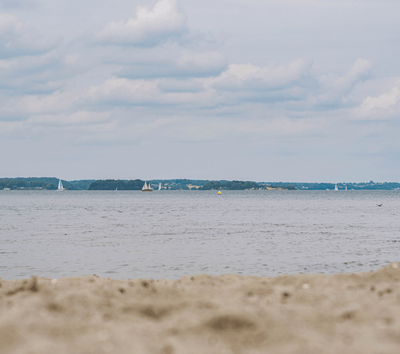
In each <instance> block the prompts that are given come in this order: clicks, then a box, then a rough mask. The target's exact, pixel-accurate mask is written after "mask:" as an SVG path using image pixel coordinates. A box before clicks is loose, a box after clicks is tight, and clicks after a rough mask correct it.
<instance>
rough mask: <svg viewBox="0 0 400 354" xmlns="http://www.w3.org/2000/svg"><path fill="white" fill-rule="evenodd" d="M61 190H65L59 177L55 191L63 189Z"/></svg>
mask: <svg viewBox="0 0 400 354" xmlns="http://www.w3.org/2000/svg"><path fill="white" fill-rule="evenodd" d="M63 190H65V188H64V186H63V184H62V182H61V179H60V180H58V188H57V191H59V192H60V191H63Z"/></svg>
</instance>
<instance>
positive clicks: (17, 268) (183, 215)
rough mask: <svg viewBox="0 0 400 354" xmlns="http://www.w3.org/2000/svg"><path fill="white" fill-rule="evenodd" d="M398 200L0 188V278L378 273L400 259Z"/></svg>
mask: <svg viewBox="0 0 400 354" xmlns="http://www.w3.org/2000/svg"><path fill="white" fill-rule="evenodd" d="M399 200H400V191H365V192H364V191H338V192H334V191H224V192H223V194H222V195H217V193H216V191H154V192H152V193H143V192H141V191H64V192H56V191H0V277H2V278H5V279H15V278H22V277H30V276H32V275H37V276H44V277H52V278H57V277H67V276H79V275H86V274H96V275H99V276H101V277H109V278H118V279H127V278H180V277H182V276H183V275H189V274H199V273H207V274H211V275H218V274H224V273H237V274H245V275H258V276H275V275H280V274H284V273H287V274H293V273H301V272H303V273H341V272H360V271H369V270H376V269H378V268H380V267H382V266H384V265H386V264H388V263H391V262H394V261H400V252H399V251H400V233H399V230H400V203H399ZM377 204H383V205H382V207H378V206H377Z"/></svg>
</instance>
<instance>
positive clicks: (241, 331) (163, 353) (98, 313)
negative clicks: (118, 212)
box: [0, 263, 400, 354]
mask: <svg viewBox="0 0 400 354" xmlns="http://www.w3.org/2000/svg"><path fill="white" fill-rule="evenodd" d="M0 284H1V285H0V353H1V354H3V353H7V354H14V353H15V354H16V353H18V354H21V353H29V354H34V353H38V354H39V353H40V354H45V353H57V354H62V353H74V354H79V353H85V354H86V353H96V354H100V353H118V354H124V353H160V354H172V353H177V354H178V353H181V354H190V353H207V354H212V353H215V354H217V353H218V354H226V353H249V354H250V353H251V354H255V353H274V354H279V353H285V354H290V353H296V354H297V353H299V354H300V353H304V354H312V353H316V354H317V353H318V354H323V353H340V354H345V353H352V354H355V353H363V354H365V353H382V354H383V353H385V354H389V353H396V354H398V353H400V263H393V264H391V265H389V266H387V267H385V268H383V269H380V270H378V271H376V272H369V273H359V274H338V275H305V274H299V275H292V276H280V277H275V278H261V277H253V276H240V275H221V276H216V277H212V276H208V275H196V276H192V277H190V276H188V277H184V278H182V279H180V280H163V279H160V280H145V279H136V280H112V279H104V278H99V277H97V276H85V277H76V278H63V279H58V280H56V279H49V278H36V277H32V278H31V279H25V280H4V279H0Z"/></svg>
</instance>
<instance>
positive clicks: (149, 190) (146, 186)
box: [142, 181, 153, 192]
mask: <svg viewBox="0 0 400 354" xmlns="http://www.w3.org/2000/svg"><path fill="white" fill-rule="evenodd" d="M142 191H143V192H151V191H153V188H151V184H150V182H149V184H147V182H146V181H144V186H143V188H142Z"/></svg>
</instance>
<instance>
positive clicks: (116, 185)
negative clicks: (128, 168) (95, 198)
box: [88, 179, 144, 191]
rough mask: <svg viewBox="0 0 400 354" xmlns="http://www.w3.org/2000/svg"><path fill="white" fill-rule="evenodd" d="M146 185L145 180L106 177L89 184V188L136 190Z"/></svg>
mask: <svg viewBox="0 0 400 354" xmlns="http://www.w3.org/2000/svg"><path fill="white" fill-rule="evenodd" d="M143 185H144V181H142V180H140V179H135V180H130V181H122V180H115V179H106V180H98V181H94V182H92V183H91V184H90V185H89V188H88V190H92V191H94V190H103V191H107V190H109V191H110V190H115V189H118V190H121V191H135V190H141V189H142V187H143Z"/></svg>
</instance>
